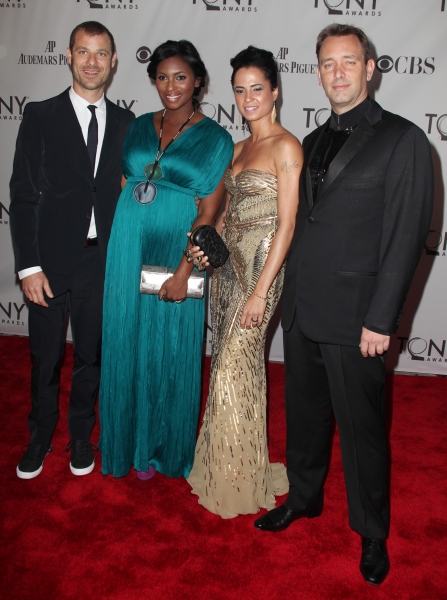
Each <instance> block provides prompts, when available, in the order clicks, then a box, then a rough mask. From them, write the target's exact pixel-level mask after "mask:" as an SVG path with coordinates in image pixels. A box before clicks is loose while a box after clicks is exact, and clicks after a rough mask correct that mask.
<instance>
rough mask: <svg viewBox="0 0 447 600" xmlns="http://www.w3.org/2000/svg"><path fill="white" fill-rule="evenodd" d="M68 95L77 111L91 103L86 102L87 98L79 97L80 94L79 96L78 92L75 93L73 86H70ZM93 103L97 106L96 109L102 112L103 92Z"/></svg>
mask: <svg viewBox="0 0 447 600" xmlns="http://www.w3.org/2000/svg"><path fill="white" fill-rule="evenodd" d="M69 95H70V100H71V101H72V103H73V106H74V107H75V109H76V110H78V111H81V110H83V109H84V108H87V106H90V104H92V103H91V102H87V100H84V98H81V96H79V94H77V93H76V92H75V91H74V89H73V87H71V88H70V91H69ZM93 104H94V106H96V107H97V108H98V110H101V111H103V112H104V111H105V110H106V101H105V98H104V94H103V95H102V96H101V98H100V99H99V100H98V101H97V102H93Z"/></svg>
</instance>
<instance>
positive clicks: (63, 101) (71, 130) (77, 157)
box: [55, 88, 92, 174]
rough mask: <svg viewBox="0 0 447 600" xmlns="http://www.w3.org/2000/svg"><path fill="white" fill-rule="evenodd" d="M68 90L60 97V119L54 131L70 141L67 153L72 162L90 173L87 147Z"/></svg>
mask: <svg viewBox="0 0 447 600" xmlns="http://www.w3.org/2000/svg"><path fill="white" fill-rule="evenodd" d="M69 89H70V88H68V89H67V90H65V92H63V93H62V94H61V95H60V96H59V101H60V111H58V114H59V117H60V119H61V123H60V126H59V125H57V123H55V129H56V130H58V129H59V131H63V132H64V136H66V138H67V140H70V143H69V145H68V148H69V150H68V151H69V152H72V153H73V154H74V157H73V160H74V161H75V163H76V164H77V165H78V166H79V168H81V169H82V170H83V171H84V173H86V174H88V173H90V172H91V168H92V167H91V163H90V157H89V155H88V151H87V146H86V144H85V140H84V136H83V134H82V129H81V126H80V124H79V121H78V117H77V116H76V112H75V109H74V107H73V104H72V102H71V100H70V95H69V93H68V92H69Z"/></svg>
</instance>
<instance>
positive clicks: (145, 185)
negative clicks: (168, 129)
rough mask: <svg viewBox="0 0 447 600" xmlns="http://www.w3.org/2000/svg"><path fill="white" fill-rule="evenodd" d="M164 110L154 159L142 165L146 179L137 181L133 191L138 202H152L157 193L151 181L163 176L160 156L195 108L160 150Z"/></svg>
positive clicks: (186, 122) (177, 134)
mask: <svg viewBox="0 0 447 600" xmlns="http://www.w3.org/2000/svg"><path fill="white" fill-rule="evenodd" d="M166 111H167V108H165V109H164V111H163V114H162V117H161V123H160V133H159V136H158V148H157V153H156V155H155V161H154V162H150V163H147V165H146V166H145V167H144V176H145V177H146V180H147V181H143V182H142V183H139V184H138V185H137V186H136V187H135V189H134V191H133V195H134V198H135V200H136V201H137V202H139V203H140V204H150V203H151V202H153V201H154V200H155V196H156V195H157V188H156V186H155V184H154V183H153V181H158V180H159V179H161V178H162V177H163V172H162V170H161V167H160V165H159V162H160V160H161V157H162V156H163V155H164V153H165V152H166V150H167V149H168V148H169V146H170V145H171V144H172V142H173V141H174V140H176V139H177V138H178V136H179V135H180V132H181V131H182V129H183V128H184V127H185V125H187V124H188V123H189V122H190V121H191V119H192V118H193V116H194V113H195V112H196V111H195V110H193V111H192V113H191V115H190V116H189V118H188V119H187V120H186V121H185V122H184V123H183V125H182V126H181V127H180V129H179V130H178V131H177V133H176V134H175V135H174V137H173V138H172V140H171V141H170V142H169V143H168V145H167V146H166V147H165V149H164V150H162V149H161V138H162V135H163V121H164V118H165V114H166Z"/></svg>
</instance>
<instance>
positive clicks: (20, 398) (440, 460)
mask: <svg viewBox="0 0 447 600" xmlns="http://www.w3.org/2000/svg"><path fill="white" fill-rule="evenodd" d="M27 342H28V341H27V339H21V338H11V337H0V352H1V356H2V359H1V368H2V374H1V379H0V385H1V388H2V395H1V398H2V400H1V407H2V413H3V418H2V425H3V430H2V432H1V436H0V443H1V446H0V473H1V494H2V534H1V546H0V548H1V550H0V596H1V597H2V598H5V599H11V600H16V599H17V600H19V599H20V600H22V599H30V600H31V599H33V600H39V599H45V600H52V599H58V600H68V599H70V600H71V599H73V600H90V599H99V600H102V599H113V600H134V599H143V600H145V599H154V600H158V599H161V598H165V599H168V600H171V599H175V600H177V599H179V600H183V599H194V600H208V599H212V600H223V599H225V600H232V599H236V598H237V599H240V600H252V599H253V600H255V599H256V600H264V599H266V600H267V599H268V600H276V599H278V600H289V599H298V600H308V599H312V600H329V599H333V598H336V599H346V598H348V599H351V598H359V599H360V598H362V599H366V600H368V599H372V598H374V599H379V600H381V599H393V600H406V599H414V600H438V599H442V598H447V547H446V546H447V506H446V488H447V483H446V482H447V477H446V475H447V461H446V453H447V440H446V437H447V436H446V416H447V393H446V392H447V379H445V378H441V377H437V378H435V377H406V376H394V377H390V378H389V381H388V384H389V397H390V400H391V402H390V404H391V406H392V411H391V410H390V413H391V412H392V426H391V432H390V439H391V446H392V479H391V481H392V485H391V490H392V506H391V515H392V527H391V535H390V540H389V551H390V558H391V572H390V575H389V577H388V579H387V580H386V581H385V583H384V584H382V586H380V587H377V588H376V587H372V586H370V585H368V584H366V583H365V582H364V581H363V579H362V578H361V575H360V573H359V570H358V561H359V556H360V555H359V538H358V536H357V534H355V533H354V532H352V531H351V530H350V529H349V527H348V522H347V508H346V498H345V490H344V484H343V476H342V472H341V461H340V453H339V444H338V439H337V437H335V441H334V452H333V457H332V464H331V469H330V472H329V476H328V480H327V484H326V503H325V507H324V511H323V515H322V516H321V517H320V518H318V519H311V520H307V519H306V520H300V521H298V522H297V523H295V524H293V525H292V526H291V527H290V528H289V529H288V530H287V531H284V532H282V533H277V534H268V533H261V532H259V531H257V530H255V529H254V528H253V521H254V516H247V517H238V518H237V519H232V520H230V521H223V520H221V519H220V518H219V517H216V516H214V515H211V514H209V513H208V512H206V511H205V510H204V509H203V508H202V507H201V506H199V505H198V504H197V500H196V498H195V497H194V496H192V495H191V494H190V491H189V486H188V484H187V483H186V482H185V481H184V480H182V479H179V480H172V479H171V480H170V479H168V478H166V477H163V476H162V475H159V474H157V475H156V476H155V478H154V479H153V480H151V481H150V482H146V483H143V482H140V481H138V480H137V478H136V476H135V474H134V473H132V474H130V475H128V476H127V477H124V478H122V479H113V478H112V477H103V476H102V475H101V473H100V464H99V463H100V456H99V455H98V456H97V466H96V467H95V471H94V472H93V473H92V474H91V475H89V476H86V477H80V478H76V477H74V476H73V475H71V473H70V471H69V467H68V454H66V453H65V446H66V444H67V442H68V439H67V426H66V406H67V396H68V389H69V373H70V368H71V364H72V359H71V347H70V346H67V357H66V360H65V365H64V368H63V376H62V388H61V401H60V405H61V413H62V415H61V419H60V421H59V424H58V427H57V431H56V433H55V435H54V439H53V452H52V453H51V454H50V455H49V456H48V457H47V459H46V461H45V467H44V470H43V472H42V474H41V475H40V476H39V477H37V478H36V479H33V480H31V481H22V480H19V479H18V478H17V477H16V475H15V467H16V464H17V462H18V460H19V458H20V456H21V446H22V445H23V444H25V443H26V442H27V424H26V417H27V413H28V410H29V387H30V384H29V367H30V360H29V354H28V343H27ZM206 363H207V364H206V367H205V373H204V390H203V397H204V398H205V397H206V392H207V389H206V388H207V380H208V369H209V361H206ZM269 390H270V426H269V436H270V453H271V458H272V459H273V460H284V445H285V435H284V411H283V367H282V365H275V364H270V365H269ZM97 438H98V428H96V429H95V432H94V438H93V441H97Z"/></svg>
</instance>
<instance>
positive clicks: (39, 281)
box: [22, 271, 53, 308]
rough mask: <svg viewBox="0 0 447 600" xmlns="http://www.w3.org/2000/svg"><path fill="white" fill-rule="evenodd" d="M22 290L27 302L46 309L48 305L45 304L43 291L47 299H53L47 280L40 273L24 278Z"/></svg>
mask: <svg viewBox="0 0 447 600" xmlns="http://www.w3.org/2000/svg"><path fill="white" fill-rule="evenodd" d="M22 290H23V292H24V294H25V296H26V297H27V298H28V300H31V302H35V303H36V304H40V305H41V306H45V307H47V308H48V304H47V303H46V302H45V298H44V295H43V290H45V293H46V295H47V296H48V297H49V298H53V292H52V291H51V288H50V284H49V282H48V279H47V278H46V277H45V275H44V273H43V272H42V271H39V273H33V274H32V275H28V277H24V278H23V279H22Z"/></svg>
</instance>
